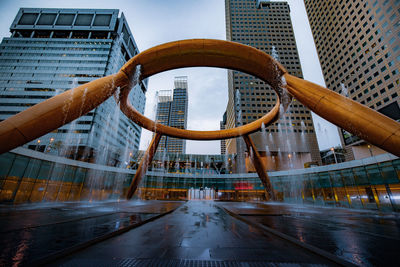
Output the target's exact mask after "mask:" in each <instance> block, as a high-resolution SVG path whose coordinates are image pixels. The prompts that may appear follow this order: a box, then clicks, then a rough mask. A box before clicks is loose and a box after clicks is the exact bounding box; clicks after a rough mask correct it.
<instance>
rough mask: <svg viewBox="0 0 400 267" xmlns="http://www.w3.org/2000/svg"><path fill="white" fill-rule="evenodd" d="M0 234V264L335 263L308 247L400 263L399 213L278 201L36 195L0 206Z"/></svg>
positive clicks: (367, 261)
mask: <svg viewBox="0 0 400 267" xmlns="http://www.w3.org/2000/svg"><path fill="white" fill-rule="evenodd" d="M225 210H227V211H229V212H230V214H232V216H231V215H229V214H228V213H227V212H225ZM162 215H163V216H162ZM268 229H270V230H268ZM124 231H126V232H125V233H122V232H124ZM274 231H275V232H274ZM116 233H118V234H119V235H117V234H116ZM276 233H282V235H277V234H276ZM0 234H1V237H2V238H1V239H0V252H1V254H0V266H20V265H25V266H31V265H38V264H42V263H46V262H47V263H49V265H50V266H266V265H271V266H287V265H290V266H311V265H312V266H315V265H323V266H334V265H335V264H336V263H335V262H333V261H331V260H329V259H328V258H326V257H324V254H321V253H320V254H318V251H317V253H315V251H314V253H313V250H312V249H310V248H318V249H320V250H323V251H324V252H326V253H327V255H328V256H329V255H333V257H336V256H337V257H339V258H341V259H343V260H344V262H346V261H347V262H348V263H350V262H351V263H353V264H355V265H359V266H397V265H398V262H397V255H398V251H399V249H400V215H399V214H397V213H380V212H377V211H361V210H354V209H351V210H350V209H338V208H321V207H314V206H301V205H290V204H281V203H279V204H278V203H275V204H274V203H246V202H213V201H189V202H174V201H129V202H128V201H124V202H92V203H89V202H79V203H41V204H26V205H18V206H9V205H0ZM285 236H286V237H289V238H285ZM102 237H104V238H102ZM290 238H291V239H292V241H290ZM293 240H295V241H296V242H293ZM82 244H84V245H82ZM85 244H86V245H85ZM307 246H308V247H307ZM54 255H56V256H57V255H58V256H60V255H61V256H62V257H61V258H60V257H59V258H57V259H56V258H55V256H54ZM334 255H336V256H334ZM325 256H326V255H325ZM50 259H51V261H50ZM54 260H55V261H54ZM345 265H346V264H345Z"/></svg>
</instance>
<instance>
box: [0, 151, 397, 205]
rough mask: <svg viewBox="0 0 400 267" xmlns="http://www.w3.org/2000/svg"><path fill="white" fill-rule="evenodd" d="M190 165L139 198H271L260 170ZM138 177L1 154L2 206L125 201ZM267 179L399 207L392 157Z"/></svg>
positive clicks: (281, 195) (328, 197)
mask: <svg viewBox="0 0 400 267" xmlns="http://www.w3.org/2000/svg"><path fill="white" fill-rule="evenodd" d="M205 157H207V156H205ZM197 160H201V159H200V158H199V159H196V161H197ZM219 160H221V161H223V160H225V159H223V158H221V159H216V158H215V159H214V161H215V166H218V164H220V163H219ZM184 162H186V161H184ZM185 165H186V166H188V168H194V169H195V171H193V170H184V169H180V171H179V172H177V173H171V172H166V171H160V170H159V169H158V168H152V170H150V171H148V172H147V176H146V177H145V179H143V181H142V182H141V184H140V187H139V190H138V192H137V194H136V197H138V198H142V199H216V200H235V201H250V200H258V201H262V200H264V199H265V194H264V188H263V185H262V183H261V182H260V180H259V178H258V176H257V174H256V173H242V174H225V173H224V172H221V171H210V169H207V168H205V169H198V166H197V165H193V164H189V163H188V162H186V163H185ZM204 166H205V165H204ZM153 167H155V166H153ZM216 169H217V170H219V169H220V168H216ZM135 172H136V171H135V170H132V169H121V168H115V167H110V166H103V165H98V164H91V163H86V162H80V161H75V160H70V159H65V158H61V157H54V156H53V155H48V154H44V153H41V152H37V151H32V150H28V149H24V148H18V149H15V150H13V151H12V152H8V153H4V154H2V155H0V202H3V203H4V202H12V203H24V202H38V201H78V200H106V199H120V198H121V199H122V198H123V196H124V192H125V190H126V189H127V187H128V186H129V183H130V181H131V180H132V178H133V176H134V174H135ZM268 175H269V177H270V179H271V182H272V185H273V188H274V189H275V190H276V195H277V198H278V200H279V201H283V202H289V203H299V204H312V205H321V206H335V207H345V208H356V209H378V210H382V211H399V210H400V181H399V179H400V159H399V158H397V157H394V156H392V155H390V154H383V155H379V156H376V157H371V158H367V159H363V160H356V161H351V162H344V163H340V164H335V165H328V166H321V167H314V168H307V169H297V170H290V171H279V172H270V173H268Z"/></svg>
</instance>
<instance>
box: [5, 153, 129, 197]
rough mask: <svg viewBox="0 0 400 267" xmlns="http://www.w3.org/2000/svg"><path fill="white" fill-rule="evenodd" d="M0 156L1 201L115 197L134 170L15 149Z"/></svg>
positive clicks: (120, 192)
mask: <svg viewBox="0 0 400 267" xmlns="http://www.w3.org/2000/svg"><path fill="white" fill-rule="evenodd" d="M14 151H15V152H8V153H4V154H2V155H0V202H12V203H26V202H41V201H80V200H90V201H97V200H106V199H118V198H120V197H122V196H123V189H124V188H126V187H127V186H128V185H129V183H130V181H131V180H132V178H133V176H134V173H135V172H134V171H131V170H126V169H119V168H115V167H109V166H103V165H97V164H91V163H86V162H81V161H76V160H70V159H65V158H61V157H55V156H50V155H48V154H44V153H41V152H37V151H33V150H29V149H24V148H17V149H16V150H14Z"/></svg>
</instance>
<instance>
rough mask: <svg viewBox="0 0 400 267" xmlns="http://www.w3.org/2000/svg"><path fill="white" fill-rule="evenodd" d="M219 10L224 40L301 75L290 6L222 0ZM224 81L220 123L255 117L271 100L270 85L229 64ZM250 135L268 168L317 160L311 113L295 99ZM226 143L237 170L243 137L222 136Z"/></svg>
mask: <svg viewBox="0 0 400 267" xmlns="http://www.w3.org/2000/svg"><path fill="white" fill-rule="evenodd" d="M225 13H226V34H227V39H228V40H229V41H234V42H239V43H242V44H246V45H250V46H253V47H255V48H257V49H260V50H262V51H264V52H266V53H268V54H270V55H272V56H274V57H275V58H276V59H278V60H279V61H280V62H281V63H282V65H283V66H285V68H286V69H287V70H288V72H289V73H290V74H292V75H295V76H297V77H300V78H302V71H301V66H300V60H299V56H298V52H297V47H296V41H295V38H294V33H293V28H292V23H291V19H290V7H289V5H288V4H287V3H286V2H270V1H261V0H258V1H257V0H226V1H225ZM228 86H229V92H228V94H229V97H228V107H227V111H226V112H227V120H226V128H232V127H236V126H239V125H242V124H247V123H249V122H251V121H254V120H256V119H259V118H260V117H262V116H263V115H264V114H266V113H267V112H268V111H269V110H271V109H272V107H273V106H274V104H275V102H276V96H275V93H274V91H273V90H272V89H271V88H270V86H269V85H267V84H265V83H264V82H263V81H261V80H259V79H256V78H255V77H253V76H251V75H248V74H245V73H241V72H239V71H232V70H229V71H228ZM251 137H252V139H253V141H254V143H255V144H256V147H257V149H258V150H259V151H260V154H261V155H262V156H263V157H264V159H265V160H266V164H267V165H266V167H267V169H269V170H279V169H287V168H296V167H297V168H301V167H303V166H304V163H306V162H320V161H321V160H320V155H319V148H318V143H317V140H316V135H315V132H314V126H313V121H312V118H311V113H310V111H309V110H308V109H307V108H305V107H304V106H303V105H302V104H300V103H299V102H297V101H296V99H294V100H293V102H292V104H291V105H290V108H289V110H288V112H286V113H285V114H284V115H283V117H281V118H280V119H279V120H278V121H277V122H276V123H274V124H273V125H271V126H269V127H267V129H265V131H263V132H257V133H254V134H252V135H251ZM226 149H227V153H228V154H231V153H237V154H238V156H237V162H238V171H243V162H244V154H243V152H242V151H244V149H245V146H244V144H243V140H242V139H241V138H237V139H231V140H227V141H226Z"/></svg>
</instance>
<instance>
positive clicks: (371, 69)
mask: <svg viewBox="0 0 400 267" xmlns="http://www.w3.org/2000/svg"><path fill="white" fill-rule="evenodd" d="M304 3H305V6H306V10H307V14H308V19H309V21H310V25H311V30H312V33H313V36H314V41H315V45H316V47H317V51H318V57H319V60H320V62H321V66H322V72H323V74H324V78H325V83H326V86H327V87H328V88H329V89H331V90H334V91H335V92H337V93H340V94H343V95H346V96H347V97H349V98H351V99H353V100H355V101H357V102H359V103H361V104H364V105H366V106H368V107H370V108H372V109H375V110H377V111H379V112H381V113H383V114H385V115H386V116H388V117H391V118H392V119H395V120H400V108H399V104H400V96H399V94H400V91H399V89H400V87H399V83H400V82H399V79H400V75H399V71H400V19H399V18H400V1H399V0H359V1H320V0H305V1H304ZM340 137H341V140H342V143H343V145H345V146H346V151H347V154H346V158H347V159H357V158H362V157H366V156H371V155H375V154H378V153H383V152H384V151H383V150H380V149H378V148H376V147H374V146H371V145H369V144H366V143H365V142H364V141H363V140H360V139H359V138H358V137H357V136H354V135H352V134H350V133H349V132H347V131H345V130H343V129H341V130H340Z"/></svg>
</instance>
